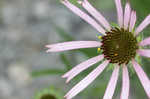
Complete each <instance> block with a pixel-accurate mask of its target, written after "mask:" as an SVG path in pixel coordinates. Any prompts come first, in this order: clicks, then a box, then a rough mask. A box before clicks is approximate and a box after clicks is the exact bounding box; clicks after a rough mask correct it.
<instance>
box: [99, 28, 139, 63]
mask: <svg viewBox="0 0 150 99" xmlns="http://www.w3.org/2000/svg"><path fill="white" fill-rule="evenodd" d="M133 34H134V33H132V32H129V31H128V30H125V29H123V28H121V29H119V28H113V29H111V31H109V32H106V35H105V36H103V37H102V46H101V49H102V53H103V54H104V56H105V58H106V59H107V60H110V63H118V64H119V65H121V64H128V63H129V61H130V60H131V59H132V58H134V57H135V56H136V50H137V49H138V43H137V40H136V37H135V36H134V35H133Z"/></svg>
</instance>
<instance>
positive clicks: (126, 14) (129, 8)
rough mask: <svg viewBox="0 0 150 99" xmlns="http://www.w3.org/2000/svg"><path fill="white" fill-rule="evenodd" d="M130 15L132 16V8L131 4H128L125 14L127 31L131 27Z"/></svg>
mask: <svg viewBox="0 0 150 99" xmlns="http://www.w3.org/2000/svg"><path fill="white" fill-rule="evenodd" d="M130 15H131V7H130V4H129V3H127V4H126V6H125V12H124V28H125V29H127V28H128V26H129V21H130Z"/></svg>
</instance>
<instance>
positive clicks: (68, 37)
mask: <svg viewBox="0 0 150 99" xmlns="http://www.w3.org/2000/svg"><path fill="white" fill-rule="evenodd" d="M55 29H56V32H57V33H58V35H59V36H60V37H61V38H62V39H63V40H64V41H73V40H74V38H73V37H72V36H71V35H69V34H68V33H67V32H66V31H65V30H64V29H62V28H61V27H58V26H55Z"/></svg>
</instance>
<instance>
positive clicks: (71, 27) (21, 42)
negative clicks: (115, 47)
mask: <svg viewBox="0 0 150 99" xmlns="http://www.w3.org/2000/svg"><path fill="white" fill-rule="evenodd" d="M70 1H71V2H72V3H73V4H75V5H77V6H78V7H80V8H81V6H79V5H78V4H77V3H76V0H70ZM129 1H130V2H131V6H132V8H133V9H134V10H136V12H137V16H138V21H137V25H138V24H139V23H140V22H141V21H142V20H143V19H144V18H145V17H146V16H147V15H149V14H150V6H149V5H150V0H129ZM89 2H90V3H91V4H92V5H93V6H94V7H96V8H97V9H98V10H99V11H100V12H101V13H102V14H103V15H104V16H105V17H106V18H107V20H108V21H109V22H110V23H112V22H113V23H114V22H116V8H115V4H114V0H89ZM125 2H126V1H125V0H122V4H123V5H125ZM81 9H82V8H81ZM97 34H98V32H97V31H96V30H95V29H94V28H93V27H91V26H90V25H89V24H87V23H86V22H84V21H83V20H82V19H80V18H79V17H78V16H76V15H75V14H73V13H72V12H71V11H70V10H69V9H67V8H66V7H65V6H64V5H63V4H61V3H60V1H59V0H0V63H1V64H0V99H34V97H35V98H36V99H38V98H39V97H40V95H42V94H45V93H50V94H52V95H53V96H56V97H57V98H58V99H63V98H62V96H63V95H65V93H66V92H67V91H69V89H71V88H72V87H73V86H74V85H75V84H76V83H77V82H79V81H80V80H81V79H83V78H84V77H85V76H86V75H87V74H88V73H89V72H90V71H91V70H93V69H94V68H95V67H96V66H97V65H98V64H96V65H95V66H93V67H92V68H89V69H88V70H86V71H84V72H83V73H81V74H80V75H78V76H77V77H75V79H73V80H72V81H71V82H70V83H69V84H65V79H62V78H61V75H62V74H63V73H65V72H66V71H68V70H70V69H71V68H72V67H73V66H75V65H77V64H79V63H81V62H82V61H85V60H87V59H89V58H91V57H93V56H95V55H98V53H97V49H82V50H74V51H67V52H62V53H48V54H47V53H46V52H45V51H46V50H47V49H46V48H45V45H47V44H52V43H58V42H64V41H72V40H98V39H97V37H96V36H97ZM142 34H143V35H144V38H146V37H148V36H150V26H149V27H148V28H147V29H145V30H144V31H143V33H142ZM147 48H150V47H147ZM149 64H150V59H148V58H144V57H142V63H141V65H142V67H143V69H144V71H145V72H146V73H147V75H148V77H149V78H150V66H149ZM111 73H112V70H111V69H110V68H108V69H106V70H105V71H104V72H103V73H102V74H101V75H100V76H99V77H98V78H97V79H96V80H95V81H94V82H93V83H92V84H91V85H89V86H88V88H86V89H85V90H84V91H83V92H81V93H80V94H79V95H77V96H76V97H75V99H91V98H92V99H102V97H103V95H104V92H105V89H106V86H107V83H108V81H109V78H110V76H111ZM130 82H131V87H130V97H129V99H148V98H147V96H146V94H145V92H144V89H143V87H142V85H141V83H140V81H139V79H138V78H137V76H136V74H135V73H134V72H133V71H131V70H130ZM120 89H121V75H120V77H119V80H118V85H117V89H116V91H115V95H114V97H113V99H119V97H120ZM45 90H46V91H45ZM47 90H50V91H47ZM39 94H40V95H39ZM39 99H40V98H39Z"/></svg>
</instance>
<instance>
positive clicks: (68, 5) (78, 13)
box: [61, 0, 106, 35]
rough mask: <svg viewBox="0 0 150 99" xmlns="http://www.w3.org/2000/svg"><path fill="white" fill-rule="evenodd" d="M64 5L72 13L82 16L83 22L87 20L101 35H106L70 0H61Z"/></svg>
mask: <svg viewBox="0 0 150 99" xmlns="http://www.w3.org/2000/svg"><path fill="white" fill-rule="evenodd" d="M61 1H62V3H63V4H64V5H65V6H66V7H68V8H69V9H70V10H71V11H72V12H74V13H75V14H76V15H78V16H80V17H81V18H82V19H83V20H85V21H86V22H87V23H89V24H91V25H92V26H93V27H94V28H95V29H97V30H98V31H99V32H100V33H102V34H104V35H105V32H106V31H105V30H104V29H103V28H102V27H101V26H100V25H99V24H98V23H97V22H96V21H95V20H94V19H92V18H91V17H90V16H89V15H87V14H86V13H84V12H83V11H81V10H80V9H79V8H77V7H76V6H74V5H73V4H71V3H70V2H69V1H68V0H61Z"/></svg>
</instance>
